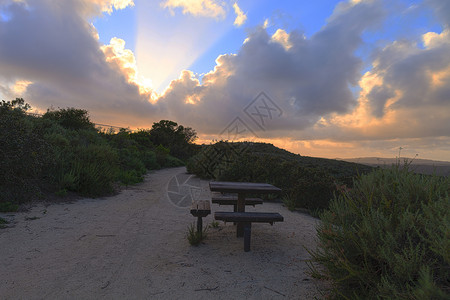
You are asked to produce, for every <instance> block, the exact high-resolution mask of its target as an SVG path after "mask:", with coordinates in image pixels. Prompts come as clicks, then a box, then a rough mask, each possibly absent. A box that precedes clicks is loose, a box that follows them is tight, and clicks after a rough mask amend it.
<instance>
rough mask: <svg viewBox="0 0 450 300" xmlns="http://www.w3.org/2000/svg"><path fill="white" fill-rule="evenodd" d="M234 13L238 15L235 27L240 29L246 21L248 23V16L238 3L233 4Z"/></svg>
mask: <svg viewBox="0 0 450 300" xmlns="http://www.w3.org/2000/svg"><path fill="white" fill-rule="evenodd" d="M233 8H234V13H235V14H236V19H234V25H235V26H237V27H240V26H242V25H244V23H245V21H247V16H246V15H245V13H244V12H243V11H242V10H241V9H240V7H239V6H238V4H237V2H235V3H234V4H233Z"/></svg>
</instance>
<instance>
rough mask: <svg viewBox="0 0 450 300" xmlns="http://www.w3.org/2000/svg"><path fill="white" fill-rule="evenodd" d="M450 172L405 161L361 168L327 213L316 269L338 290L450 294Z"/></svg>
mask: <svg viewBox="0 0 450 300" xmlns="http://www.w3.org/2000/svg"><path fill="white" fill-rule="evenodd" d="M449 192H450V179H449V178H443V177H433V176H425V175H418V174H414V173H411V172H409V171H408V170H407V168H400V167H399V166H396V167H393V168H391V169H386V170H385V169H378V170H376V171H374V172H372V173H370V174H367V175H364V176H361V177H360V178H359V179H358V180H357V181H356V182H355V184H354V188H353V189H352V190H350V191H346V192H344V193H342V194H341V195H339V196H338V197H334V199H333V200H332V201H331V203H330V208H329V210H327V211H325V212H324V213H322V214H321V219H322V223H321V225H320V226H318V228H317V234H318V239H319V244H318V248H317V250H314V251H311V254H312V258H313V261H315V262H318V263H320V264H322V265H323V267H324V268H323V269H322V270H321V271H317V270H316V271H315V273H316V275H318V276H325V277H327V278H330V279H332V280H333V282H334V288H333V295H334V296H336V297H343V298H352V299H359V298H361V299H367V298H390V299H391V298H393V299H449V297H450V282H449V278H450V255H449V253H450V251H449V249H450V236H449V234H450V218H449V211H450V199H449Z"/></svg>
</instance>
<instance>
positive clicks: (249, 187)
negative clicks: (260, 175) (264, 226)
mask: <svg viewBox="0 0 450 300" xmlns="http://www.w3.org/2000/svg"><path fill="white" fill-rule="evenodd" d="M209 188H210V190H211V191H212V192H222V193H237V195H238V197H237V209H236V213H244V212H245V198H246V195H247V194H279V193H281V189H280V188H277V187H275V186H273V185H271V184H268V183H253V182H227V181H211V182H210V183H209ZM236 213H234V214H228V213H227V214H223V213H217V214H216V219H220V220H224V221H227V220H231V221H233V222H234V221H236V222H237V236H238V237H242V236H244V227H245V226H246V224H247V226H248V224H250V226H251V222H268V223H273V222H275V221H282V217H281V215H279V214H276V213H273V214H267V213H252V214H248V213H247V214H240V215H238V214H236ZM263 214H264V215H263ZM280 217H281V219H280Z"/></svg>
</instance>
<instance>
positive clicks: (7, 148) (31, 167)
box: [0, 99, 51, 203]
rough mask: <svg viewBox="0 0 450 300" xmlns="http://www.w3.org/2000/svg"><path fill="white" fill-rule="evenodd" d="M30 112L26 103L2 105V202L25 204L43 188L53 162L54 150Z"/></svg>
mask: <svg viewBox="0 0 450 300" xmlns="http://www.w3.org/2000/svg"><path fill="white" fill-rule="evenodd" d="M28 108H29V105H28V104H25V103H24V101H23V99H16V100H13V101H8V102H6V101H2V103H1V105H0V144H1V147H0V191H1V192H0V202H4V201H12V202H14V203H22V202H25V201H28V200H30V199H31V198H35V197H36V196H39V195H40V194H41V190H42V188H43V184H42V182H41V181H40V180H39V179H40V177H41V175H42V173H43V171H44V170H45V166H46V164H47V162H48V161H50V160H51V155H50V149H51V147H50V145H49V144H48V143H46V141H45V140H44V139H43V132H42V128H41V127H40V126H38V123H37V122H36V118H34V117H31V116H28V115H26V114H25V111H26V109H28Z"/></svg>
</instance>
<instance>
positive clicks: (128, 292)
mask: <svg viewBox="0 0 450 300" xmlns="http://www.w3.org/2000/svg"><path fill="white" fill-rule="evenodd" d="M191 186H196V187H197V188H198V189H197V190H195V189H194V191H192V190H191V191H190V192H189V189H190V187H191ZM207 186H208V182H207V181H203V180H198V179H196V178H192V177H190V175H187V174H185V169H184V168H173V169H164V170H160V171H156V172H152V173H150V174H148V175H147V176H146V178H145V182H143V183H141V184H139V185H136V186H133V187H130V188H127V189H126V190H123V191H122V192H121V193H120V194H119V195H116V196H112V197H107V198H98V199H81V200H77V201H74V202H73V203H63V204H52V205H44V204H38V205H36V206H34V207H32V208H31V209H30V210H29V211H28V212H25V213H14V214H1V215H0V216H1V217H3V218H6V219H8V220H10V221H11V224H9V227H8V228H5V229H0V245H1V246H0V269H1V271H0V298H1V299H194V298H195V299H244V298H245V299H282V298H284V299H313V298H314V297H317V298H322V297H321V295H320V293H318V290H317V288H316V286H317V285H318V284H320V283H319V282H317V281H315V280H314V279H312V278H311V277H310V276H309V275H308V274H307V270H308V268H307V266H306V260H307V259H309V255H308V253H307V251H306V250H305V249H304V248H303V246H306V247H313V246H314V239H315V229H314V226H315V224H316V222H317V220H316V219H314V218H312V217H310V216H308V215H304V214H300V213H293V212H289V211H288V210H287V209H286V208H284V207H283V206H282V205H281V204H279V203H264V204H263V205H260V206H259V207H257V208H255V209H253V208H250V209H248V210H249V211H265V212H270V211H273V212H279V213H281V214H282V215H283V216H284V219H285V221H284V222H282V223H276V224H275V225H274V226H270V225H269V224H254V225H253V226H252V245H251V251H250V252H247V253H246V252H244V251H243V240H242V238H236V236H235V227H234V226H233V224H230V223H227V224H224V223H219V224H220V226H219V228H210V229H209V230H208V237H207V239H206V240H205V241H204V243H203V244H201V245H200V246H198V247H192V246H190V245H189V243H188V241H187V239H186V233H187V229H188V226H189V225H190V224H192V223H193V222H194V221H195V218H194V217H193V216H191V215H190V213H189V210H188V208H187V207H185V206H186V205H187V203H188V202H190V201H191V200H190V198H189V197H183V194H186V193H191V195H193V193H194V194H195V193H200V194H201V193H209V192H208V188H207ZM206 195H207V194H206ZM204 196H205V194H204V195H202V197H204ZM230 209H231V208H230V207H223V206H222V207H219V206H217V205H213V206H212V210H213V212H214V211H229V210H230ZM212 221H213V216H212V215H210V216H208V217H206V218H204V224H210V223H211V222H212Z"/></svg>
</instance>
